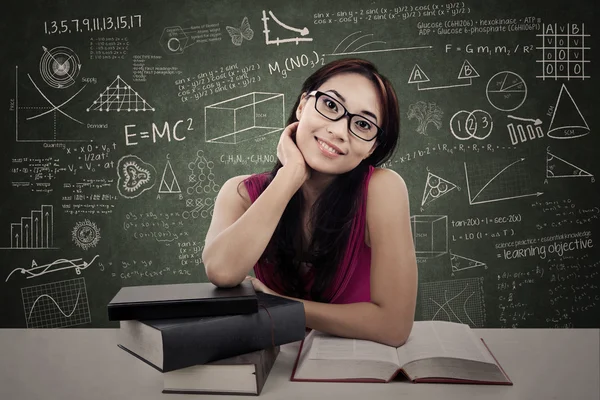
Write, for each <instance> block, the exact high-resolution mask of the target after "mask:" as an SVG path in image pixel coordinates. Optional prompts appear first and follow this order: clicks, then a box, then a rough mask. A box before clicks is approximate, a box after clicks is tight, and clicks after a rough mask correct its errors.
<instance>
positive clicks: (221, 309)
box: [107, 298, 258, 321]
mask: <svg viewBox="0 0 600 400" xmlns="http://www.w3.org/2000/svg"><path fill="white" fill-rule="evenodd" d="M107 309H108V320H109V321H127V320H153V319H161V318H186V317H212V316H218V315H234V314H251V313H255V312H256V311H257V310H258V301H257V300H256V298H249V299H247V298H229V299H212V300H210V301H205V300H201V301H172V302H163V303H160V302H152V303H143V304H133V303H130V304H120V305H116V304H109V305H108V307H107Z"/></svg>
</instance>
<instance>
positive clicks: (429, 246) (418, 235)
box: [410, 215, 448, 258]
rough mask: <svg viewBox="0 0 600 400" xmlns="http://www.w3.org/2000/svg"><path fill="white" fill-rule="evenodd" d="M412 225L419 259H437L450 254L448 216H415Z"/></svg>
mask: <svg viewBox="0 0 600 400" xmlns="http://www.w3.org/2000/svg"><path fill="white" fill-rule="evenodd" d="M410 225H411V228H412V234H413V241H414V244H415V252H416V254H417V257H421V258H435V257H439V256H441V255H443V254H446V253H447V252H448V216H447V215H413V216H411V217H410Z"/></svg>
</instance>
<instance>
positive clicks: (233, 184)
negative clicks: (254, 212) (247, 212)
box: [219, 175, 252, 208]
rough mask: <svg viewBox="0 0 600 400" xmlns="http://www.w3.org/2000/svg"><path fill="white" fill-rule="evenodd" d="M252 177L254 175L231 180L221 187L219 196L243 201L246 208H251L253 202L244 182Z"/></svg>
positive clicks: (240, 176)
mask: <svg viewBox="0 0 600 400" xmlns="http://www.w3.org/2000/svg"><path fill="white" fill-rule="evenodd" d="M251 176H252V175H237V176H234V177H232V178H229V179H228V180H227V181H225V183H224V184H223V186H222V187H221V190H220V191H219V196H225V197H227V198H230V199H234V198H237V199H241V200H242V201H243V203H244V204H245V205H246V208H247V207H249V206H250V204H251V203H252V201H251V200H250V195H249V194H248V189H247V188H246V185H245V184H244V181H245V180H246V179H248V178H249V177H251Z"/></svg>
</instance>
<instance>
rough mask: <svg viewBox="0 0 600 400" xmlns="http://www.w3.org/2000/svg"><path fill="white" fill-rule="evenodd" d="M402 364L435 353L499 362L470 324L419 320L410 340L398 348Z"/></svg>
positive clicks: (431, 355)
mask: <svg viewBox="0 0 600 400" xmlns="http://www.w3.org/2000/svg"><path fill="white" fill-rule="evenodd" d="M397 353H398V360H399V364H400V365H401V366H402V365H405V364H406V363H408V362H411V361H414V360H420V359H425V358H434V357H447V358H459V359H465V360H473V361H479V362H485V363H491V364H495V362H494V358H493V357H492V356H491V354H490V353H489V351H487V349H486V348H485V346H484V345H483V343H482V342H481V340H480V339H479V338H477V336H476V335H475V334H474V333H473V331H472V330H471V328H470V327H469V326H468V325H466V324H457V323H452V322H445V321H415V322H414V323H413V328H412V331H411V333H410V336H409V337H408V340H407V341H406V343H404V344H403V345H402V346H400V347H398V348H397Z"/></svg>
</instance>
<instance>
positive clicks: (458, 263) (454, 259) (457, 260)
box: [450, 252, 486, 271]
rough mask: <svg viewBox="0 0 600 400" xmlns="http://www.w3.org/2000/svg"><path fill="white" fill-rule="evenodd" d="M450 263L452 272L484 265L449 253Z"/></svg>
mask: <svg viewBox="0 0 600 400" xmlns="http://www.w3.org/2000/svg"><path fill="white" fill-rule="evenodd" d="M450 263H451V264H452V271H462V270H463V269H469V268H477V267H485V265H486V264H485V263H483V262H481V261H477V260H473V259H471V258H467V257H463V256H459V255H457V254H454V253H452V252H451V253H450Z"/></svg>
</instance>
